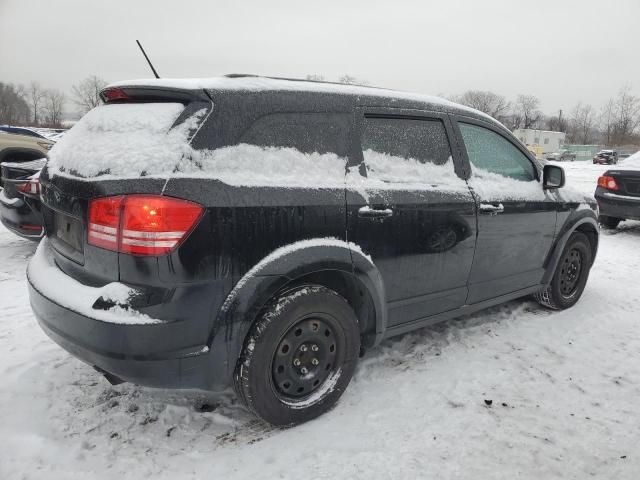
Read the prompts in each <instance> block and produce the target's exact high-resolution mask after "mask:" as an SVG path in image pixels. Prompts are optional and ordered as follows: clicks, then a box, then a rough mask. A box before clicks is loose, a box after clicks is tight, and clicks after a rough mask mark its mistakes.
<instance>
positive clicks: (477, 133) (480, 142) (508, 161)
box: [459, 123, 536, 182]
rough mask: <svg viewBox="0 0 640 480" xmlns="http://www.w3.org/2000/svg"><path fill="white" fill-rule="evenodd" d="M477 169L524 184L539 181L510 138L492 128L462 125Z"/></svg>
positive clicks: (469, 152) (474, 166)
mask: <svg viewBox="0 0 640 480" xmlns="http://www.w3.org/2000/svg"><path fill="white" fill-rule="evenodd" d="M459 125H460V132H461V133H462V138H463V140H464V145H465V147H466V149H467V155H468V157H469V161H470V162H471V166H472V169H473V170H478V169H479V170H483V171H485V172H491V173H496V174H498V175H502V176H503V177H508V178H513V179H515V180H521V181H524V182H530V181H532V180H535V179H536V175H535V172H534V167H533V164H532V163H531V162H530V161H529V159H528V158H527V157H526V156H525V155H524V154H523V153H522V152H521V151H520V150H518V148H516V146H515V145H513V144H512V143H511V142H509V141H508V140H507V139H506V138H504V137H502V136H501V135H498V134H497V133H495V132H493V131H491V130H489V129H488V128H484V127H479V126H477V125H471V124H468V123H459Z"/></svg>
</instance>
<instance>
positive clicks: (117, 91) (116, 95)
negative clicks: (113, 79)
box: [100, 88, 129, 103]
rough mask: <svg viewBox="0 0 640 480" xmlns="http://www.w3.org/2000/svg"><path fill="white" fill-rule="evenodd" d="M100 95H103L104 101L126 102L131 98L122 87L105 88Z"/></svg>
mask: <svg viewBox="0 0 640 480" xmlns="http://www.w3.org/2000/svg"><path fill="white" fill-rule="evenodd" d="M100 95H102V99H103V100H104V103H110V102H125V101H127V100H129V95H128V94H127V92H125V91H124V90H122V89H121V88H107V89H105V90H103V91H102V92H101V93H100Z"/></svg>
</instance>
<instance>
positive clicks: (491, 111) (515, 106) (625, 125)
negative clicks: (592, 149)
mask: <svg viewBox="0 0 640 480" xmlns="http://www.w3.org/2000/svg"><path fill="white" fill-rule="evenodd" d="M450 99H451V100H453V101H455V102H458V103H461V104H463V105H466V106H469V107H472V108H475V109H477V110H480V111H481V112H484V113H486V114H488V115H490V116H492V117H494V118H495V119H497V120H499V121H500V122H502V123H503V124H504V125H505V126H506V127H507V128H509V129H510V130H515V129H518V128H533V129H544V130H553V131H557V132H564V133H566V134H567V137H566V143H573V144H581V145H589V144H602V145H606V146H622V145H640V97H637V96H635V95H633V93H632V90H631V86H630V85H625V86H623V87H622V88H621V89H620V90H619V91H618V93H617V95H615V96H614V97H611V98H610V99H609V100H608V101H607V102H606V103H605V104H604V105H603V106H602V108H600V109H596V108H595V107H593V106H592V105H590V104H588V103H583V102H578V103H577V104H576V105H575V106H574V107H573V108H572V109H571V110H570V111H569V112H563V111H562V110H560V111H559V112H558V114H557V115H544V114H543V113H542V112H541V111H540V108H539V107H540V100H539V98H538V97H536V96H535V95H525V94H521V95H518V96H517V97H516V99H515V101H513V102H510V101H508V100H507V99H506V97H504V96H502V95H499V94H496V93H494V92H490V91H484V90H469V91H466V92H464V93H463V94H461V95H454V96H452V97H450Z"/></svg>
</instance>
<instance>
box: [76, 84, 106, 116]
mask: <svg viewBox="0 0 640 480" xmlns="http://www.w3.org/2000/svg"><path fill="white" fill-rule="evenodd" d="M106 86H107V82H105V81H104V80H103V79H102V78H100V77H97V76H95V75H91V76H90V77H87V78H85V79H84V80H82V81H81V82H80V83H78V84H77V85H74V86H73V87H72V89H71V91H72V93H73V102H74V103H75V104H76V105H78V107H80V108H81V109H82V113H87V112H88V111H89V110H91V109H92V108H95V107H97V106H98V105H100V103H102V100H101V99H100V92H101V91H102V89H103V88H104V87H106Z"/></svg>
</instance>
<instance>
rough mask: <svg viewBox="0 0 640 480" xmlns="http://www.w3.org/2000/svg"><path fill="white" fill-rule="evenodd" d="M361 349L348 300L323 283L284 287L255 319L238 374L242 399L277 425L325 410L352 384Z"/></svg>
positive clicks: (357, 327) (297, 420) (238, 384)
mask: <svg viewBox="0 0 640 480" xmlns="http://www.w3.org/2000/svg"><path fill="white" fill-rule="evenodd" d="M359 351H360V330H359V326H358V319H357V317H356V315H355V313H354V312H353V309H352V308H351V306H350V305H349V304H348V302H347V301H346V300H345V299H344V298H343V297H341V296H340V295H338V294H337V293H336V292H334V291H333V290H330V289H328V288H326V287H323V286H320V285H303V286H300V287H296V288H295V289H292V290H290V291H287V292H286V293H283V294H282V295H280V296H279V297H277V298H275V299H274V301H273V302H272V303H271V304H270V305H269V306H268V307H267V308H266V309H265V311H264V312H263V313H262V315H261V316H260V318H259V319H258V320H257V321H256V323H255V324H254V325H253V327H252V328H251V330H250V331H249V334H248V336H247V339H246V341H245V346H244V349H243V353H242V356H241V358H240V360H239V361H238V366H237V368H236V375H235V387H236V392H237V393H238V396H239V398H240V400H242V401H243V403H244V404H245V405H246V406H247V407H248V408H249V409H250V410H251V411H252V412H253V413H255V414H256V415H257V416H259V417H260V418H262V419H263V420H265V421H267V422H269V423H271V424H273V425H278V426H287V425H294V424H298V423H302V422H306V421H307V420H311V419H312V418H315V417H317V416H318V415H321V414H322V413H324V412H326V411H327V410H329V409H330V408H332V407H333V405H334V404H335V403H336V402H337V401H338V399H339V398H340V396H341V395H342V392H343V391H344V389H345V388H346V387H347V385H348V384H349V382H350V380H351V377H352V376H353V372H354V370H355V366H356V363H357V359H358V354H359Z"/></svg>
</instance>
